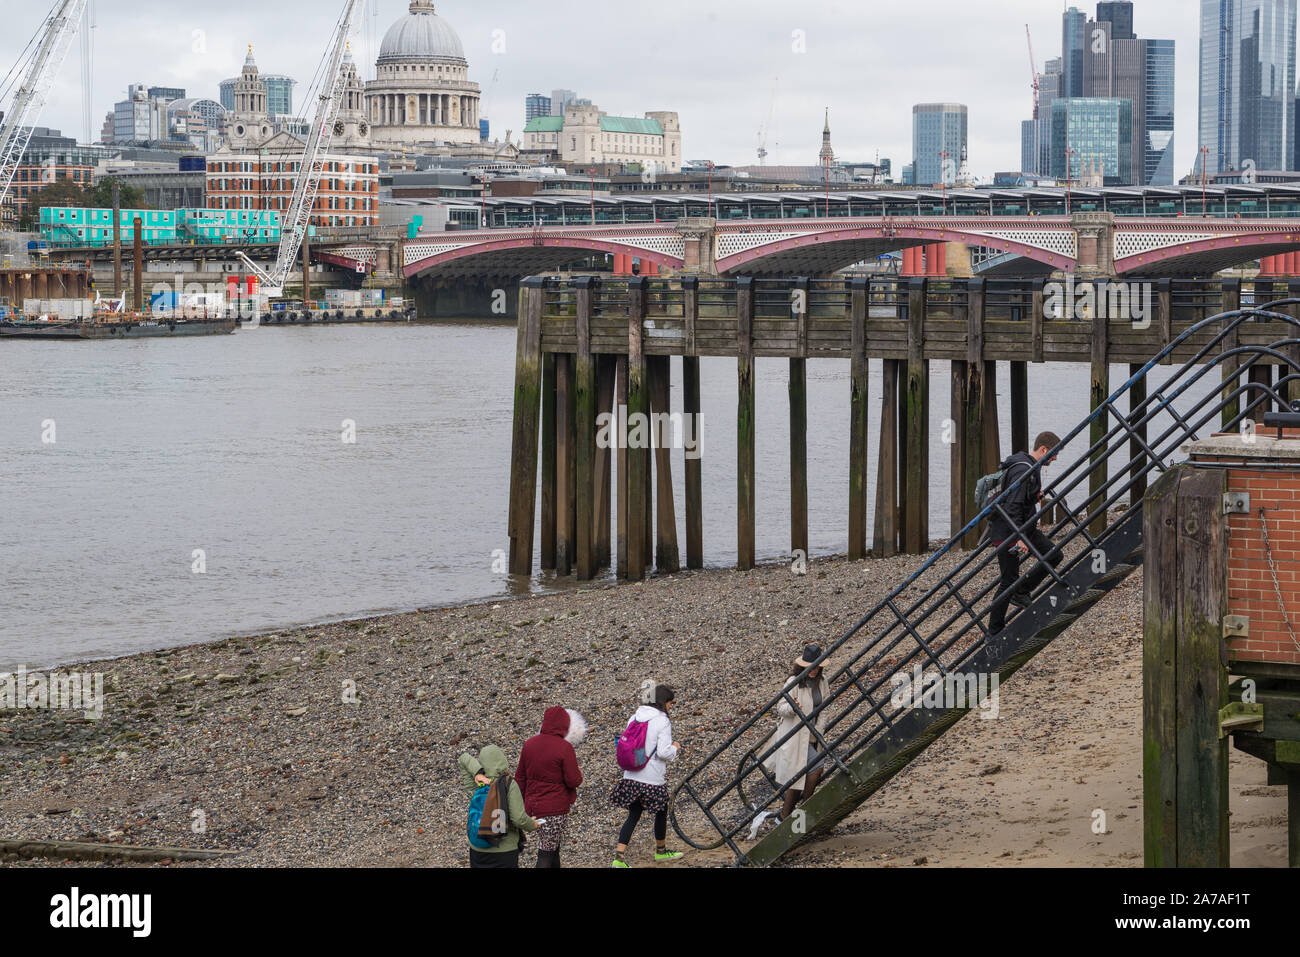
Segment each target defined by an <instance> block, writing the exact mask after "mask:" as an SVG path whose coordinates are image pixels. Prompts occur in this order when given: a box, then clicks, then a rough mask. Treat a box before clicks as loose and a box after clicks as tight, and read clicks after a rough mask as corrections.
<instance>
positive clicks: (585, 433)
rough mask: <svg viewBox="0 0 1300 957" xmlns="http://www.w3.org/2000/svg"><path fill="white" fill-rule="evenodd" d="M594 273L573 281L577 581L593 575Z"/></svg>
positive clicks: (594, 550)
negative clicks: (592, 325)
mask: <svg viewBox="0 0 1300 957" xmlns="http://www.w3.org/2000/svg"><path fill="white" fill-rule="evenodd" d="M597 281H598V280H597V279H596V277H594V276H579V277H578V278H577V279H575V280H574V288H575V289H576V291H577V300H578V310H577V312H578V315H577V317H576V321H575V323H574V328H575V330H576V333H577V340H578V344H577V350H578V351H577V354H576V355H575V356H574V381H573V404H574V413H575V414H574V431H575V433H576V435H575V439H576V441H575V442H574V444H575V446H576V448H575V450H574V459H575V475H574V483H575V489H574V496H575V498H574V518H575V525H576V534H577V541H576V543H575V544H576V545H577V566H578V581H591V579H593V578H595V577H596V538H595V532H596V514H597V512H598V511H599V509H598V508H597V500H596V468H595V463H596V363H595V360H594V359H593V358H592V354H591V306H592V286H593V285H594V284H595V283H596V282H597Z"/></svg>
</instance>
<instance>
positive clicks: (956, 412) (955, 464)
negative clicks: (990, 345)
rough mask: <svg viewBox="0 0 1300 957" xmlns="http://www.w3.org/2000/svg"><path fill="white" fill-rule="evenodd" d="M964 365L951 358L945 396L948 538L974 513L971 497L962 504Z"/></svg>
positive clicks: (964, 499)
mask: <svg viewBox="0 0 1300 957" xmlns="http://www.w3.org/2000/svg"><path fill="white" fill-rule="evenodd" d="M967 365H968V363H967V362H965V360H961V361H958V360H953V362H952V363H951V373H950V377H949V378H950V385H949V395H950V396H951V403H950V406H949V411H948V418H949V419H950V420H951V422H952V425H953V429H954V432H953V434H952V435H951V436H950V438H951V440H952V441H951V444H950V445H949V447H948V456H949V459H948V469H949V475H948V537H949V538H952V537H953V536H955V535H956V534H957V533H958V532H960V531H961V530H962V529H963V528H965V527H966V523H967V522H968V521H970V518H971V516H972V515H973V514H974V513H973V511H972V510H973V509H974V507H975V503H974V499H973V497H972V501H971V503H970V505H969V507H968V506H967V503H966V456H965V454H964V453H965V450H966V442H965V434H964V433H965V427H966V426H965V423H966V376H967V371H966V369H967Z"/></svg>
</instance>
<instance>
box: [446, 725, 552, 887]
mask: <svg viewBox="0 0 1300 957" xmlns="http://www.w3.org/2000/svg"><path fill="white" fill-rule="evenodd" d="M457 763H458V764H459V765H460V781H461V784H463V785H464V786H465V789H466V790H467V791H469V793H470V794H473V793H474V792H475V791H477V790H478V789H479V788H480V787H482V786H483V785H485V784H491V783H492V782H493V781H495V780H496V779H497V778H498V777H500V776H501V775H503V774H505V773H506V772H508V771H509V770H510V762H508V761H507V760H506V755H505V752H504V751H502V750H501V749H500V748H498V747H497V746H496V745H495V744H489V745H488V746H487V747H486V748H484V749H483V750H482V751H480V752H479V753H478V757H477V758H475V757H474V755H472V754H462V755H461V756H460V760H459V761H458V762H457ZM508 795H509V797H508V803H509V808H508V809H509V817H510V820H509V829H508V830H507V831H506V833H505V836H504V837H502V838H501V843H499V844H498V845H497V846H496V847H492V848H488V849H487V850H482V851H481V850H479V849H478V848H476V847H471V848H470V849H469V866H470V867H518V866H519V844H520V834H521V832H524V831H532V830H535V829H536V828H537V822H536V821H534V820H533V819H532V818H531V817H529V816H528V815H527V814H525V813H524V796H523V794H521V793H520V791H519V785H518V784H516V783H515V782H514V781H513V780H512V781H511V782H510V790H509V792H508Z"/></svg>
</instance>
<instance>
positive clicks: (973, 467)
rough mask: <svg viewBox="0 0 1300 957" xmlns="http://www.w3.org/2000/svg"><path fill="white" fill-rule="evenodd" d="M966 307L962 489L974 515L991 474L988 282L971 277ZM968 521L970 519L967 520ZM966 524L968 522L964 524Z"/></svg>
mask: <svg viewBox="0 0 1300 957" xmlns="http://www.w3.org/2000/svg"><path fill="white" fill-rule="evenodd" d="M967 288H968V292H967V303H968V305H967V309H966V363H965V368H966V387H965V389H964V390H963V400H964V401H963V406H964V410H965V412H964V415H963V418H962V419H960V420H959V423H960V426H959V427H960V428H961V429H962V434H961V437H960V440H961V445H962V449H963V453H962V468H963V470H964V473H965V478H964V484H963V488H962V509H963V511H965V510H966V509H970V511H969V512H967V513H966V514H967V515H968V516H970V517H974V515H975V511H974V509H975V486H976V485H977V484H978V483H979V480H980V479H981V478H982V477H983V476H985V475H987V474H989V473H988V471H986V470H985V465H986V462H985V458H986V456H985V452H984V449H985V437H984V410H985V407H986V403H985V399H984V388H985V383H984V368H985V363H984V308H985V298H984V297H985V284H984V280H983V279H971V280H969V282H968V285H967ZM967 521H969V518H968V519H967ZM962 524H963V526H964V525H965V522H963V523H962ZM979 539H980V530H979V528H978V527H976V528H973V529H971V530H970V531H969V532H967V533H966V536H965V538H963V540H962V547H963V548H965V549H967V550H970V549H974V548H975V547H976V546H977V545H978V544H979Z"/></svg>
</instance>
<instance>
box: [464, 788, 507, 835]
mask: <svg viewBox="0 0 1300 957" xmlns="http://www.w3.org/2000/svg"><path fill="white" fill-rule="evenodd" d="M502 785H504V786H502ZM509 786H510V776H509V775H508V774H503V775H501V776H500V777H499V778H497V780H495V781H493V782H492V783H491V784H484V785H483V786H482V787H480V788H479V789H478V790H477V791H475V792H474V796H473V797H472V798H470V801H469V818H468V820H467V821H466V822H465V831H466V834H467V836H468V837H469V845H470V847H472V848H474V849H475V850H479V851H490V850H491V849H492V848H494V847H496V846H497V845H498V844H500V843H501V839H502V838H503V837H505V832H504V831H502V830H494V829H493V827H492V822H493V820H500V818H499V817H498V816H497V815H499V814H500V813H502V811H503V809H504V807H505V795H504V794H503V793H502V792H504V791H505V789H506V788H508V787H509ZM489 798H493V800H489ZM485 819H486V820H485Z"/></svg>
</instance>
